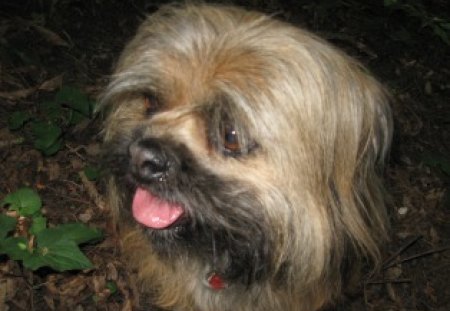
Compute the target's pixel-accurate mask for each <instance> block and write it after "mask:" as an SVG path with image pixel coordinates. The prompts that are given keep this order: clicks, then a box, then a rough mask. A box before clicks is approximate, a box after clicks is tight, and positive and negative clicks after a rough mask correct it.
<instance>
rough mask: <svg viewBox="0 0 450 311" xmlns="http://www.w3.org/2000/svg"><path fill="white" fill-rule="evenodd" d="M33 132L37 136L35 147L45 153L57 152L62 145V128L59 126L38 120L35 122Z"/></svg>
mask: <svg viewBox="0 0 450 311" xmlns="http://www.w3.org/2000/svg"><path fill="white" fill-rule="evenodd" d="M32 130H33V134H34V136H35V141H34V147H35V148H36V149H38V150H40V151H42V152H43V153H44V154H45V155H52V154H55V153H56V152H57V151H58V150H59V149H61V146H62V139H61V135H62V130H61V128H60V127H59V126H57V125H55V124H52V123H46V122H36V123H34V124H33V128H32Z"/></svg>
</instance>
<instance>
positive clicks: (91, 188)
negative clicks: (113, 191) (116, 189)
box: [78, 171, 105, 211]
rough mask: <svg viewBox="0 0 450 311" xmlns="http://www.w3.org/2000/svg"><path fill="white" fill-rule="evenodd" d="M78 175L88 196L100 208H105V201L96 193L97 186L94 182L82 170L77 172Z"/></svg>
mask: <svg viewBox="0 0 450 311" xmlns="http://www.w3.org/2000/svg"><path fill="white" fill-rule="evenodd" d="M78 175H79V176H80V179H81V182H82V183H83V185H84V187H85V188H86V191H87V193H88V195H89V197H90V198H91V199H92V200H93V201H94V202H95V205H96V206H97V207H98V208H99V209H100V210H102V211H103V210H105V202H104V201H103V199H102V196H101V195H100V194H99V193H98V191H97V188H95V185H94V183H92V182H91V181H90V180H89V179H88V178H87V177H86V175H85V174H84V172H83V171H80V172H79V173H78Z"/></svg>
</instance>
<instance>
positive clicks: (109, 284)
mask: <svg viewBox="0 0 450 311" xmlns="http://www.w3.org/2000/svg"><path fill="white" fill-rule="evenodd" d="M106 288H107V289H109V292H110V293H111V294H114V293H116V292H117V284H116V282H113V281H108V282H106Z"/></svg>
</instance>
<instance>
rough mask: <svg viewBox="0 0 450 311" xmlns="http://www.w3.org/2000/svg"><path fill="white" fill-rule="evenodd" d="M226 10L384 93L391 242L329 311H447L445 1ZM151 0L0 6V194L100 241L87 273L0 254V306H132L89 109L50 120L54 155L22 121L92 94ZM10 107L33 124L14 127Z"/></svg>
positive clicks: (130, 280) (449, 81) (449, 229)
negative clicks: (266, 24) (301, 39)
mask: <svg viewBox="0 0 450 311" xmlns="http://www.w3.org/2000/svg"><path fill="white" fill-rule="evenodd" d="M234 2H235V3H237V4H243V3H246V6H247V7H249V8H253V9H257V10H260V11H264V12H267V13H272V14H273V13H275V15H276V16H277V17H278V18H280V19H284V20H287V21H290V22H292V23H295V24H297V25H299V26H302V27H305V28H307V29H309V30H311V31H313V32H315V33H317V34H319V35H320V36H322V37H324V38H325V39H327V40H329V41H330V42H332V43H333V44H335V45H337V46H339V47H340V48H342V49H344V50H345V51H346V52H348V53H349V54H350V55H352V56H354V57H355V58H357V59H359V60H360V61H361V62H362V63H364V64H365V65H366V66H367V67H368V68H369V69H370V70H371V71H372V72H373V73H374V74H375V75H376V76H377V78H378V79H379V80H381V81H382V82H383V83H384V84H385V85H387V87H388V88H389V89H390V90H391V91H392V94H393V98H394V103H393V111H394V120H395V130H396V131H395V138H394V144H393V150H392V154H391V157H390V160H389V163H388V167H387V172H386V182H387V187H388V190H389V192H390V194H391V195H392V201H393V204H392V205H393V206H392V210H391V219H392V240H391V242H390V243H389V244H388V245H387V246H386V252H385V261H384V264H383V267H382V269H381V271H380V272H379V273H377V274H376V275H372V276H370V277H367V278H365V279H364V280H363V282H362V283H361V287H360V288H359V290H358V291H357V292H356V293H355V294H354V295H353V296H352V297H351V298H350V299H348V300H346V301H344V302H342V303H341V304H339V305H338V306H336V309H337V310H341V311H360V310H375V311H388V310H389V311H395V310H399V311H400V310H405V311H406V310H408V311H409V310H410V311H415V310H421V311H422V310H424V311H425V310H430V311H431V310H435V311H448V310H450V191H449V184H450V130H449V124H450V5H449V4H448V3H447V2H446V0H433V1H428V2H427V5H426V6H425V5H420V3H422V2H421V1H403V2H402V1H385V3H386V5H383V4H382V3H380V4H374V2H373V1H369V0H367V1H356V0H354V1H353V0H351V1H306V0H304V1H281V0H280V1H277V0H273V1H270V0H269V1H263V0H254V1H247V2H244V1H234ZM380 2H382V1H380ZM161 3H164V1H156V3H153V4H152V5H148V4H147V5H145V1H144V0H136V1H118V0H117V1H106V0H105V1H103V0H96V1H94V0H90V1H81V0H61V1H48V2H46V1H37V0H36V1H33V0H28V1H27V0H19V1H5V2H2V3H0V200H1V199H3V198H5V197H6V196H7V195H8V194H10V193H12V192H14V191H16V190H17V189H19V188H20V187H23V186H28V187H31V188H33V189H35V190H36V191H37V193H38V194H39V196H40V197H41V199H42V202H43V207H42V214H43V215H45V217H46V218H47V222H48V224H49V226H55V225H58V224H63V223H68V222H80V223H84V224H86V225H89V226H91V227H95V228H99V229H101V230H102V232H103V233H104V238H103V239H102V240H101V241H100V242H98V243H95V244H86V245H84V246H83V247H82V250H83V252H84V253H85V254H86V256H87V257H88V258H89V259H90V260H91V262H92V263H93V265H94V267H95V268H93V269H85V270H82V271H70V272H56V271H54V270H51V269H47V268H41V269H38V270H36V271H31V270H30V269H26V268H24V267H23V265H22V264H21V263H20V261H14V260H10V259H9V258H8V257H7V256H4V255H3V256H2V255H0V311H6V310H27V311H28V310H76V311H83V310H138V309H139V307H138V306H137V301H138V298H139V292H138V290H137V287H138V286H137V285H136V280H135V277H134V275H133V274H132V273H130V272H129V271H128V270H127V266H126V262H124V261H122V260H121V257H120V250H119V248H118V245H119V243H118V241H117V237H116V235H115V230H114V226H113V225H112V223H111V220H110V217H109V213H108V207H107V206H105V204H104V202H103V197H102V194H103V193H104V185H103V184H102V179H101V178H95V177H94V178H92V179H89V178H86V176H85V174H84V173H82V172H85V168H86V167H93V168H96V167H99V164H100V162H101V158H100V157H99V150H100V146H101V137H100V134H99V128H100V121H99V118H98V117H97V118H93V117H92V116H91V115H90V112H89V113H88V114H89V116H87V115H85V116H81V117H80V118H78V119H77V118H74V116H73V114H74V110H76V109H75V108H73V107H68V106H64V105H63V106H61V107H59V108H58V109H59V111H60V113H61V114H60V115H59V117H58V116H57V118H56V119H55V120H56V121H55V122H57V123H58V126H59V128H60V131H61V133H62V136H61V137H60V138H61V140H59V141H58V143H59V144H60V145H59V146H58V151H57V152H56V153H55V154H53V155H50V156H46V155H44V154H43V153H42V152H41V151H38V150H37V149H36V133H35V132H33V125H32V122H33V121H36V120H44V121H46V120H48V118H49V115H48V113H49V112H48V110H45V107H47V106H46V103H48V102H54V101H55V98H58V95H57V94H58V92H59V91H60V90H61V88H64V87H71V88H72V89H75V90H80V92H82V93H83V94H87V95H88V96H89V98H91V99H93V100H95V99H96V98H97V96H98V95H99V94H100V92H101V90H102V89H103V88H104V87H105V85H106V84H107V82H108V75H109V74H110V73H111V71H112V68H113V64H114V62H115V60H117V57H118V55H119V53H120V51H121V49H122V48H123V46H124V44H125V43H126V42H127V40H129V38H130V37H131V36H132V34H133V32H134V31H135V30H136V27H137V25H138V24H139V22H140V21H142V19H143V18H144V15H145V13H151V12H153V11H154V10H155V9H156V8H157V7H158V5H159V4H161ZM249 3H250V4H249ZM387 3H392V4H391V5H390V6H388V5H387ZM405 3H406V4H405ZM407 3H411V5H407ZM437 17H439V18H440V19H438V18H437ZM17 111H21V112H25V113H26V114H27V115H28V116H31V117H30V118H31V121H30V122H27V123H25V124H24V125H23V126H20V125H19V126H17V127H18V128H17V129H15V130H13V129H12V126H11V120H10V119H11V116H12V115H13V114H14V113H16V112H17ZM78 112H79V111H78ZM0 212H1V213H6V208H3V209H2V210H0ZM218 311H220V310H218Z"/></svg>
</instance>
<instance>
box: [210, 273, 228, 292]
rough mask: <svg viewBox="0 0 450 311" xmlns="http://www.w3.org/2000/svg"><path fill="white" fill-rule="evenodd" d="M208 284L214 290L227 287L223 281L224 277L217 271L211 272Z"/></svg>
mask: <svg viewBox="0 0 450 311" xmlns="http://www.w3.org/2000/svg"><path fill="white" fill-rule="evenodd" d="M208 284H209V287H211V288H212V289H214V290H221V289H224V288H225V287H226V284H225V282H224V281H223V279H222V277H221V276H220V275H218V274H216V273H211V275H210V276H209V277H208Z"/></svg>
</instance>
